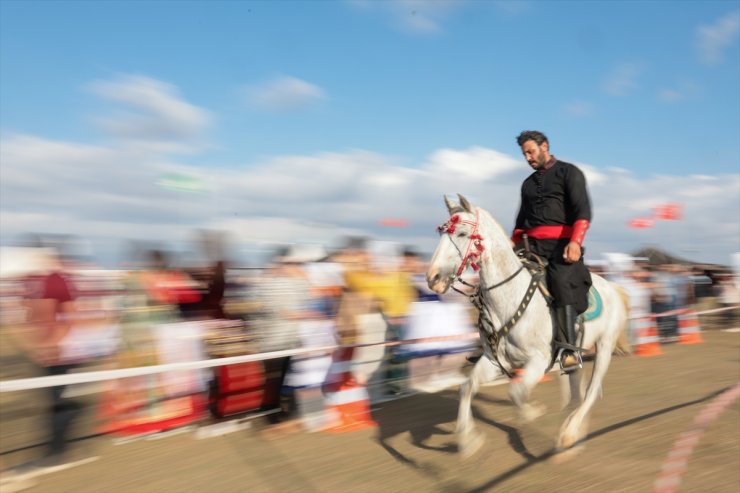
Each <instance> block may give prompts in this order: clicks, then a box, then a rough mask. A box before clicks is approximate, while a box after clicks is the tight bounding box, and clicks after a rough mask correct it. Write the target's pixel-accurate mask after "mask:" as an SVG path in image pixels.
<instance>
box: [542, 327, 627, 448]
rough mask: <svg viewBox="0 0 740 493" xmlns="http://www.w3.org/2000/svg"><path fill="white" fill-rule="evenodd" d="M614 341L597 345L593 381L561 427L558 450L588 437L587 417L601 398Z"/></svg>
mask: <svg viewBox="0 0 740 493" xmlns="http://www.w3.org/2000/svg"><path fill="white" fill-rule="evenodd" d="M613 348H614V343H613V341H609V342H606V341H603V340H602V341H599V342H597V343H596V360H595V361H594V369H593V372H592V373H591V381H590V382H589V384H588V389H587V390H586V396H585V398H584V399H583V402H582V403H581V405H580V406H578V407H577V408H576V409H575V410H574V411H573V412H572V413H570V415H569V416H568V417H567V418H566V420H565V422H564V423H563V425H562V426H561V427H560V433H559V435H558V439H557V443H556V448H557V449H558V450H565V449H568V448H570V447H572V446H573V445H574V444H576V442H578V441H579V440H580V439H581V438H583V437H584V436H585V435H586V431H587V429H588V423H587V417H588V413H589V412H590V411H591V408H592V407H593V405H594V403H595V402H596V399H597V398H598V397H600V396H601V384H602V382H603V381H604V376H605V375H606V371H607V370H608V369H609V363H610V362H611V359H612V349H613Z"/></svg>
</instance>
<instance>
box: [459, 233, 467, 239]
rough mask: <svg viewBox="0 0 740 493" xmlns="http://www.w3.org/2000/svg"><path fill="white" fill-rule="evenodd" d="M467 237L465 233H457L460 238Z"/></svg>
mask: <svg viewBox="0 0 740 493" xmlns="http://www.w3.org/2000/svg"><path fill="white" fill-rule="evenodd" d="M466 236H467V235H466V234H465V233H457V237H458V238H465V237H466Z"/></svg>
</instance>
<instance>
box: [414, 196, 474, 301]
mask: <svg viewBox="0 0 740 493" xmlns="http://www.w3.org/2000/svg"><path fill="white" fill-rule="evenodd" d="M457 196H458V197H459V199H460V203H459V204H457V203H455V202H453V201H451V200H450V199H448V198H447V196H445V205H446V206H447V210H448V211H449V212H450V218H449V219H448V220H447V222H445V223H444V224H442V225H441V226H439V227H438V228H437V231H438V232H439V235H440V238H439V244H437V249H436V250H435V251H434V256H433V257H432V260H431V262H430V264H429V269H428V270H427V284H428V285H429V288H430V289H431V290H433V291H434V292H436V293H440V294H442V293H444V292H446V291H447V290H448V289H449V288H450V285H451V284H452V281H453V280H454V279H455V278H456V277H458V276H460V274H462V273H463V271H464V270H465V269H466V267H467V266H468V265H470V266H472V267H473V269H475V270H477V269H478V261H479V259H480V254H481V252H482V251H483V244H482V242H481V240H482V238H481V236H480V234H479V232H478V224H479V223H478V219H479V212H478V210H477V209H475V208H474V207H473V206H472V205H470V202H468V200H467V199H466V198H465V197H463V196H462V195H460V194H458V195H457Z"/></svg>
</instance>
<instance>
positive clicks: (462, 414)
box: [455, 356, 503, 459]
mask: <svg viewBox="0 0 740 493" xmlns="http://www.w3.org/2000/svg"><path fill="white" fill-rule="evenodd" d="M502 374H503V372H502V371H501V368H499V367H498V366H497V365H494V364H493V362H492V361H491V360H490V359H488V357H486V356H483V357H482V358H481V359H479V360H478V362H477V363H476V364H475V366H474V367H473V370H472V371H471V372H470V375H468V379H467V380H466V381H465V382H463V384H462V385H461V386H460V406H459V408H458V412H457V429H456V430H455V434H456V435H457V449H458V452H460V454H461V455H462V457H463V459H465V458H468V457H470V456H471V455H473V454H474V453H475V452H477V451H478V449H479V448H480V447H481V445H483V436H482V435H481V434H480V433H479V432H477V431H475V425H474V423H473V413H472V408H471V406H472V401H473V397H474V396H475V393H476V392H477V391H478V388H479V387H480V385H481V384H483V383H485V382H490V381H492V380H495V379H496V378H498V377H500V376H501V375H502Z"/></svg>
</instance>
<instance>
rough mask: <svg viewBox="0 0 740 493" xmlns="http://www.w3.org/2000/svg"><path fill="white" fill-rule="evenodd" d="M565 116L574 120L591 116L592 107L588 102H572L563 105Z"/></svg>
mask: <svg viewBox="0 0 740 493" xmlns="http://www.w3.org/2000/svg"><path fill="white" fill-rule="evenodd" d="M564 109H565V114H566V115H568V116H572V117H574V118H583V117H587V116H591V115H593V113H594V105H593V104H591V103H589V102H588V101H572V102H570V103H568V104H566V105H565V108H564Z"/></svg>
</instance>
